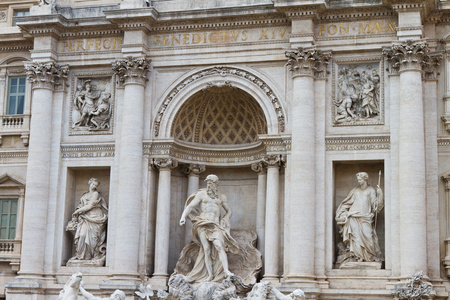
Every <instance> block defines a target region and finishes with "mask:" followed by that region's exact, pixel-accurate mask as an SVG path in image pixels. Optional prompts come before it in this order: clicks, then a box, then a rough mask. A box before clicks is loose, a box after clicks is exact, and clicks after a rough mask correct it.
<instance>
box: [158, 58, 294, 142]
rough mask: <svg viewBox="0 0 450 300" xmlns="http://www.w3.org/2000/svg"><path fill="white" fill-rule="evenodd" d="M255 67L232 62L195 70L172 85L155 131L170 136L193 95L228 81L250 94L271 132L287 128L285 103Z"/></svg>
mask: <svg viewBox="0 0 450 300" xmlns="http://www.w3.org/2000/svg"><path fill="white" fill-rule="evenodd" d="M254 73H255V72H254V71H250V70H248V69H244V68H238V67H231V66H216V67H209V68H206V69H202V70H198V71H194V72H192V73H190V74H188V75H187V76H185V77H183V78H182V79H181V80H179V81H178V82H176V83H175V84H174V85H172V86H171V87H170V88H169V89H168V91H167V92H166V93H165V94H164V95H163V97H162V99H161V100H160V102H159V104H158V109H157V113H156V115H155V118H154V122H153V135H154V136H155V137H157V138H170V137H171V133H172V125H173V122H174V118H175V116H176V114H177V112H178V111H179V110H180V108H181V107H182V105H183V104H184V103H185V102H186V101H188V100H189V99H190V97H191V96H192V95H194V94H196V93H198V92H199V91H201V90H204V89H207V88H209V87H211V86H217V87H220V86H224V85H228V86H231V87H234V88H237V89H240V90H242V91H244V92H246V93H247V94H249V95H250V96H251V97H252V98H253V99H255V101H256V102H257V103H258V105H259V106H260V107H261V109H262V111H263V113H264V116H265V119H266V121H267V133H268V134H269V135H276V134H282V133H283V132H284V131H285V128H286V113H285V109H284V107H283V103H282V101H281V100H280V97H279V96H278V92H276V91H275V89H274V88H273V87H271V85H269V84H268V83H267V82H268V80H263V79H261V78H262V76H261V75H255V74H254Z"/></svg>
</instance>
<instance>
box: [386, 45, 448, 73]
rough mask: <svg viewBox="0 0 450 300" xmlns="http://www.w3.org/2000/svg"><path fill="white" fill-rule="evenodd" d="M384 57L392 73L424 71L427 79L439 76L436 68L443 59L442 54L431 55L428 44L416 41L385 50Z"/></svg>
mask: <svg viewBox="0 0 450 300" xmlns="http://www.w3.org/2000/svg"><path fill="white" fill-rule="evenodd" d="M383 55H384V56H385V57H386V60H387V61H388V63H389V65H390V72H391V73H396V72H399V73H400V72H403V71H420V72H421V71H423V72H424V73H425V75H424V76H425V78H427V77H428V78H427V79H432V78H433V77H435V76H437V74H436V67H437V66H438V65H439V62H440V61H441V59H442V54H440V53H435V54H430V49H429V48H428V43H427V42H425V41H414V40H407V41H406V42H404V43H401V44H398V43H395V44H393V45H392V46H391V47H388V48H384V49H383Z"/></svg>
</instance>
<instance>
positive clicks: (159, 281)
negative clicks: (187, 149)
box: [151, 158, 178, 288]
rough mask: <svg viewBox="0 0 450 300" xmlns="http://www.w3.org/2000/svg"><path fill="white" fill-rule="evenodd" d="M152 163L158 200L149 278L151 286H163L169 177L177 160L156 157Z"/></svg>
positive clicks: (167, 246)
mask: <svg viewBox="0 0 450 300" xmlns="http://www.w3.org/2000/svg"><path fill="white" fill-rule="evenodd" d="M153 164H154V166H155V167H156V168H158V169H159V182H158V200H157V204H156V205H157V207H156V234H155V272H154V273H153V277H152V278H151V283H152V286H155V287H159V288H165V287H166V284H167V279H168V277H169V274H168V273H167V268H168V264H169V244H170V243H169V242H170V179H171V173H172V170H171V169H173V168H175V167H176V166H177V165H178V162H177V161H175V160H172V159H171V158H156V159H154V160H153Z"/></svg>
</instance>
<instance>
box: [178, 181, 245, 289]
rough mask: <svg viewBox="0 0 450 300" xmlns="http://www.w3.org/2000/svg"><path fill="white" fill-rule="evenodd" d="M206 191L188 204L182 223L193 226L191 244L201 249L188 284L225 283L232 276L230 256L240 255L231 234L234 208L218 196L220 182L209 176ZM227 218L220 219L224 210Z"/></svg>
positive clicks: (200, 191) (192, 196)
mask: <svg viewBox="0 0 450 300" xmlns="http://www.w3.org/2000/svg"><path fill="white" fill-rule="evenodd" d="M205 181H206V184H207V187H206V189H200V190H199V191H197V192H196V193H194V194H193V195H191V196H190V197H189V198H188V199H187V201H186V205H185V208H184V211H183V214H182V216H181V219H180V225H181V226H182V225H184V224H185V223H186V218H188V219H189V220H190V221H191V222H192V240H193V242H194V243H195V244H197V245H198V246H199V248H200V249H199V252H198V255H197V259H196V261H195V265H194V267H193V269H192V270H191V271H190V272H189V274H187V276H186V277H187V280H188V281H190V282H193V283H200V282H207V281H208V282H222V280H224V279H225V278H226V277H229V276H232V275H233V273H232V272H230V270H229V267H228V258H227V252H232V253H238V252H239V246H238V244H237V242H236V241H235V239H234V238H233V237H232V236H231V234H230V217H231V208H230V207H229V206H228V203H227V199H226V197H225V196H224V195H221V194H219V190H218V185H219V178H218V177H217V176H216V175H208V176H207V177H206V179H205ZM222 209H223V210H224V211H225V215H224V216H221V210H222Z"/></svg>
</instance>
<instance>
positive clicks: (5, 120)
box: [0, 115, 30, 133]
mask: <svg viewBox="0 0 450 300" xmlns="http://www.w3.org/2000/svg"><path fill="white" fill-rule="evenodd" d="M0 118H1V132H2V133H3V132H9V131H14V132H21V131H24V130H25V131H28V130H29V129H30V116H29V115H4V116H1V117H0Z"/></svg>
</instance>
